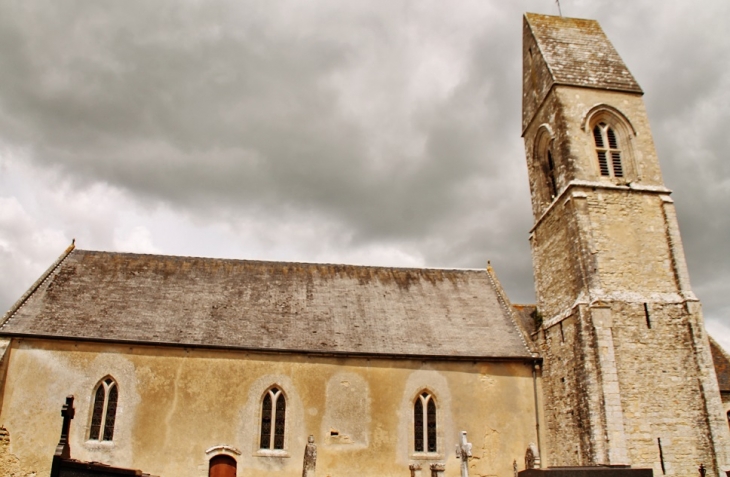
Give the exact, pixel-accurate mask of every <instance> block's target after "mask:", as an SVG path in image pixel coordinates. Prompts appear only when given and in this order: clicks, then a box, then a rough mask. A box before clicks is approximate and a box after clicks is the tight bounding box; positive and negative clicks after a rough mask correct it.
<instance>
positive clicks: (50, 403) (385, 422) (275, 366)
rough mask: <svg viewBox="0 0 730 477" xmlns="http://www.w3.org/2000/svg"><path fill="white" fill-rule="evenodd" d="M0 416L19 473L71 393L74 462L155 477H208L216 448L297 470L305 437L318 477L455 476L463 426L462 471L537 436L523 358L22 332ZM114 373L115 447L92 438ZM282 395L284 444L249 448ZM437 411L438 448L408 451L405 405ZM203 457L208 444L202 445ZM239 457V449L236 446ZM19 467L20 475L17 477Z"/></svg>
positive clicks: (477, 468) (46, 465)
mask: <svg viewBox="0 0 730 477" xmlns="http://www.w3.org/2000/svg"><path fill="white" fill-rule="evenodd" d="M9 354H10V363H9V368H8V375H7V386H6V396H5V402H4V405H3V409H2V413H1V414H0V422H4V423H5V425H6V427H7V428H8V429H9V430H10V431H11V432H12V433H13V434H14V435H15V436H17V437H15V438H14V440H13V442H12V444H11V449H10V451H11V452H12V453H13V454H15V456H17V458H18V459H19V462H20V468H21V470H23V471H30V470H32V469H37V470H38V472H39V475H47V474H48V471H49V469H50V462H51V456H52V455H53V452H54V450H55V445H56V443H57V442H58V437H59V432H60V426H61V416H60V412H59V411H60V408H61V405H62V404H63V401H64V398H65V396H66V395H68V394H73V395H75V396H76V400H75V408H76V417H75V418H74V420H73V421H72V424H71V434H70V445H71V456H72V457H73V458H76V459H80V460H84V461H100V462H104V463H107V464H110V465H114V466H119V467H126V468H135V469H143V470H144V471H145V472H148V473H150V474H153V475H160V476H163V477H167V476H176V477H188V476H189V477H204V476H206V475H207V472H208V460H209V459H210V457H211V455H212V454H213V453H214V452H215V450H210V449H212V448H216V447H217V448H220V449H224V450H226V452H228V455H231V456H234V458H235V459H236V460H237V462H238V464H237V465H238V474H239V475H247V476H264V475H266V476H297V477H299V476H301V473H302V458H303V453H304V449H305V446H306V444H307V437H308V436H309V435H310V434H313V435H314V436H315V439H316V442H317V447H318V449H317V453H318V460H317V474H318V475H322V476H327V475H331V476H333V477H334V476H342V475H362V476H368V475H370V476H374V477H375V476H378V477H387V476H394V477H395V476H400V477H402V476H404V475H408V473H409V470H408V466H409V464H411V463H421V464H422V466H423V468H425V469H428V466H429V464H430V463H436V462H443V463H445V464H446V473H445V475H446V476H447V477H455V476H458V475H459V473H460V471H459V467H460V461H458V460H457V459H456V457H455V455H454V446H455V444H456V443H457V442H458V437H459V434H458V433H459V431H461V430H466V431H467V432H468V438H469V441H470V442H472V443H473V445H474V449H473V454H474V458H473V459H472V461H471V471H472V475H511V473H512V462H513V461H514V460H516V461H517V462H520V463H521V462H523V459H524V453H525V449H526V448H527V446H528V445H529V444H530V443H531V442H535V441H536V434H535V432H536V426H535V424H536V423H535V404H534V389H533V378H532V363H531V362H479V361H477V362H475V361H438V360H434V361H421V360H410V359H400V360H394V359H366V358H346V357H339V358H338V357H324V356H312V355H297V354H255V353H247V352H244V351H240V352H238V351H215V350H203V349H183V348H176V347H150V346H147V347H145V346H136V345H128V346H124V345H112V344H93V343H74V342H71V341H67V342H54V341H45V340H30V339H23V340H20V341H15V340H14V342H13V345H12V347H11V349H10V353H9ZM107 375H110V376H112V377H113V378H114V379H115V380H116V381H117V383H118V386H119V406H118V410H117V423H116V426H115V431H114V439H113V442H99V441H92V440H89V439H88V432H89V429H88V426H89V420H90V415H91V406H92V392H93V389H94V387H95V385H96V384H97V382H98V381H99V380H100V379H102V378H103V377H105V376H107ZM272 385H276V386H278V387H279V388H280V389H281V390H282V392H283V393H284V394H285V396H286V399H287V401H286V402H287V409H286V433H285V435H286V438H285V446H284V447H285V448H284V450H283V451H276V452H274V451H262V450H261V449H259V432H260V427H259V422H260V412H261V400H262V397H263V394H264V393H265V392H266V390H267V389H268V388H269V387H270V386H272ZM423 390H428V391H429V392H430V393H432V394H433V396H434V398H435V402H436V405H437V432H438V449H437V452H436V453H433V454H417V453H415V452H413V449H414V447H413V402H414V399H415V398H416V396H417V395H418V394H419V393H420V392H422V391H423ZM206 451H210V452H208V453H206ZM237 452H240V454H238V453H237ZM23 475H24V474H23Z"/></svg>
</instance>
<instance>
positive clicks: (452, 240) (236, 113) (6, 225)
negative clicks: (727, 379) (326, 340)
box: [0, 0, 730, 349]
mask: <svg viewBox="0 0 730 477" xmlns="http://www.w3.org/2000/svg"><path fill="white" fill-rule="evenodd" d="M561 4H562V9H563V13H564V14H565V15H566V16H575V17H583V18H594V19H597V20H599V21H600V23H601V25H602V26H603V28H604V30H605V31H606V33H607V34H608V36H609V38H610V39H611V40H612V41H613V43H614V45H615V46H616V48H617V50H618V52H619V53H620V54H621V55H622V57H623V58H624V60H625V62H626V63H627V65H628V67H629V69H630V70H631V71H632V72H633V74H634V76H635V77H636V79H637V80H638V82H639V84H640V85H641V86H642V88H643V89H644V91H645V92H646V94H645V96H644V99H645V101H646V104H647V108H648V111H649V117H650V120H651V123H652V128H653V133H654V139H655V141H656V145H657V149H658V152H659V157H660V160H661V164H662V168H663V172H664V179H665V182H666V183H667V185H668V187H669V188H671V189H672V190H674V199H675V201H676V205H677V209H678V214H679V221H680V227H681V232H682V238H683V241H684V246H685V251H686V254H687V260H688V264H689V268H690V274H691V279H692V284H693V287H694V290H695V293H696V294H697V295H698V296H699V297H700V298H701V300H702V301H703V304H704V310H705V318H706V321H707V326H708V328H709V330H710V332H711V334H713V335H714V336H715V337H716V338H717V339H718V340H720V341H721V342H723V343H724V344H725V346H726V348H727V349H730V304H729V302H728V297H730V252H729V251H728V245H729V243H730V214H729V213H728V210H727V209H728V206H730V161H729V160H728V157H729V156H730V35H728V34H727V29H728V26H729V24H730V22H729V21H728V19H730V2H728V1H727V0H715V1H710V0H705V1H693V2H686V1H683V2H681V1H661V2H657V1H656V0H610V1H596V0H590V1H588V0H584V1H578V0H572V1H571V0H563V1H562V2H561ZM525 11H531V12H541V13H550V14H557V6H556V5H555V2H554V1H553V0H522V1H514V0H513V1H509V2H506V1H503V0H474V1H469V0H457V1H445V0H440V1H427V0H418V1H406V0H403V1H399V0H387V1H373V0H368V1H359V2H343V1H342V0H329V1H328V0H307V1H271V0H265V1H247V0H243V1H242V0H232V1H230V2H226V1H216V2H212V1H205V2H203V1H181V0H175V1H163V0H155V1H153V2H150V1H129V0H127V1H124V2H119V1H100V0H90V1H74V2H71V1H64V2H37V1H32V0H23V1H10V0H0V270H1V271H2V273H0V308H2V310H7V309H8V308H9V307H10V306H11V305H12V303H13V302H14V301H15V300H16V299H17V298H18V297H19V296H20V295H21V294H22V293H23V292H24V291H25V290H26V289H27V288H28V287H29V286H30V285H31V284H32V283H33V282H34V281H35V279H36V278H37V277H38V276H39V275H40V274H41V273H42V272H43V271H44V270H45V269H46V268H47V267H48V266H49V265H50V264H51V263H52V262H53V261H54V260H55V259H56V258H57V257H58V255H60V254H61V253H62V252H63V250H64V249H65V248H66V247H67V246H68V245H69V244H70V243H71V239H72V238H76V244H77V246H78V247H79V248H83V249H90V250H114V251H129V252H149V253H163V254H175V255H194V256H207V257H227V258H242V259H264V260H291V261H307V262H336V263H354V264H371V265H385V266H418V267H420V266H433V267H458V268H461V267H466V268H483V267H485V266H486V263H487V260H491V262H492V265H493V266H494V268H495V270H496V272H497V274H498V276H499V278H500V280H501V281H502V283H503V285H504V286H505V288H506V289H507V292H508V294H509V296H510V298H511V300H512V301H513V302H516V303H520V302H522V303H525V302H528V303H529V302H533V300H534V285H533V278H532V265H531V258H530V250H529V244H528V230H529V229H530V226H531V224H532V216H531V212H530V200H529V190H528V183H527V171H526V166H525V160H524V151H523V143H522V139H521V138H520V108H521V74H522V58H521V52H522V46H521V42H522V13H524V12H525Z"/></svg>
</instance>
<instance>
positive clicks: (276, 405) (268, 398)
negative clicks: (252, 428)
mask: <svg viewBox="0 0 730 477" xmlns="http://www.w3.org/2000/svg"><path fill="white" fill-rule="evenodd" d="M285 424H286V398H285V397H284V395H283V394H282V392H281V390H280V389H279V388H271V389H269V390H268V391H266V394H264V399H263V401H262V402H261V441H260V442H261V443H260V446H259V447H260V448H261V449H284V428H285Z"/></svg>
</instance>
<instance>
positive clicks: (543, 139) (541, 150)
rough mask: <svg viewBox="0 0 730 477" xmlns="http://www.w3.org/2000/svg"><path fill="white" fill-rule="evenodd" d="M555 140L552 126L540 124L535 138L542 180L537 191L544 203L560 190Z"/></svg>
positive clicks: (537, 160)
mask: <svg viewBox="0 0 730 477" xmlns="http://www.w3.org/2000/svg"><path fill="white" fill-rule="evenodd" d="M554 145H555V140H554V136H553V133H552V131H551V130H550V127H549V126H548V125H546V124H543V125H542V126H540V128H539V130H538V133H537V136H536V140H535V150H534V151H535V152H534V157H535V166H536V168H537V170H536V172H538V174H539V177H541V180H539V181H537V183H538V184H539V186H538V190H537V191H535V193H537V194H538V196H539V197H541V198H543V202H544V205H545V206H547V205H548V204H550V203H551V202H552V201H553V200H554V199H555V198H556V197H557V196H558V192H559V185H558V162H559V160H558V159H559V158H557V157H556V156H555V148H554Z"/></svg>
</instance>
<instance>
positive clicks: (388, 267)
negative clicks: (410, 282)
mask: <svg viewBox="0 0 730 477" xmlns="http://www.w3.org/2000/svg"><path fill="white" fill-rule="evenodd" d="M76 251H77V252H79V253H93V254H100V255H131V256H136V257H160V258H183V259H185V258H187V259H193V260H220V261H222V262H247V263H261V264H282V265H312V266H325V267H354V268H376V269H382V270H414V271H431V270H433V271H457V272H484V271H485V269H484V268H468V267H464V268H459V267H405V266H392V265H362V264H354V263H334V262H303V261H293V260H261V259H249V258H221V257H202V256H195V255H169V254H160V253H136V252H110V251H104V250H82V249H76ZM54 265H55V264H54Z"/></svg>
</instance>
